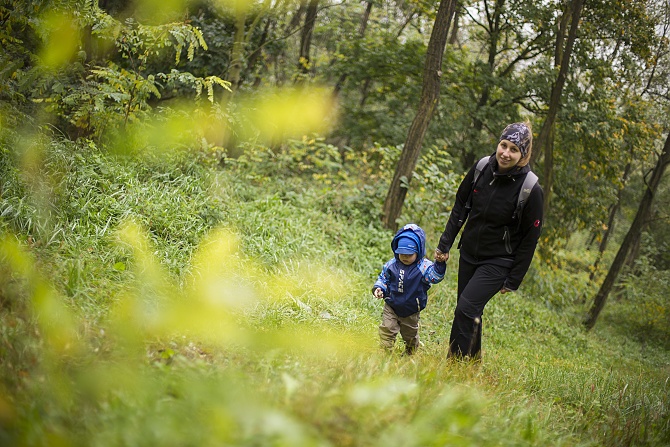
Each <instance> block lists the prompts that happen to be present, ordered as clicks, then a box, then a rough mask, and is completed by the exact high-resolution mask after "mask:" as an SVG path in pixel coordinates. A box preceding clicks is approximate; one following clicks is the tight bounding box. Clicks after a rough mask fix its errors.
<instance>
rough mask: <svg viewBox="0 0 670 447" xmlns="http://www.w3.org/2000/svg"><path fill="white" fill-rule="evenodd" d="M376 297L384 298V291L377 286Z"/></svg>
mask: <svg viewBox="0 0 670 447" xmlns="http://www.w3.org/2000/svg"><path fill="white" fill-rule="evenodd" d="M374 295H375V298H378V299H382V298H384V291H383V290H382V289H380V288H379V287H377V288H376V289H375V291H374Z"/></svg>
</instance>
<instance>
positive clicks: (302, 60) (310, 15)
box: [298, 0, 319, 75]
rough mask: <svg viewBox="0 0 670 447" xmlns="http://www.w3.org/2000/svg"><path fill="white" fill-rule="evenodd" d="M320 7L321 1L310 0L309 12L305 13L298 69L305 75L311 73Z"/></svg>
mask: <svg viewBox="0 0 670 447" xmlns="http://www.w3.org/2000/svg"><path fill="white" fill-rule="evenodd" d="M318 6H319V0H309V3H308V4H307V11H306V12H305V25H304V26H303V28H302V33H301V34H300V57H299V60H298V68H299V70H300V72H301V73H302V74H303V75H308V74H309V72H310V59H309V52H310V48H311V46H312V34H314V26H315V24H316V13H317V8H318Z"/></svg>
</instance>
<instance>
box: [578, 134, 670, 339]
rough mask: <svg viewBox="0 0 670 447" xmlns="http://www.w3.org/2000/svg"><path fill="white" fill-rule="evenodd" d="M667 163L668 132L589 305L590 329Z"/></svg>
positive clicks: (636, 238)
mask: <svg viewBox="0 0 670 447" xmlns="http://www.w3.org/2000/svg"><path fill="white" fill-rule="evenodd" d="M668 164H670V134H668V137H667V138H666V140H665V144H664V145H663V151H662V152H661V155H659V157H658V162H657V163H656V167H655V168H654V170H653V171H652V173H651V179H650V180H649V183H648V184H647V189H646V190H645V192H644V195H643V196H642V200H641V201H640V206H639V207H638V209H637V213H636V214H635V219H634V220H633V223H632V224H631V226H630V228H629V229H628V233H627V234H626V237H624V240H623V242H622V243H621V247H619V251H618V252H617V254H616V257H615V258H614V262H613V263H612V266H611V267H610V270H609V272H608V273H607V276H606V277H605V280H604V281H603V284H602V285H601V286H600V290H599V291H598V294H597V295H596V296H595V298H594V300H593V305H592V306H591V309H590V310H589V313H588V316H587V318H586V320H585V321H584V325H585V326H586V328H587V329H592V328H593V326H595V324H596V321H597V320H598V315H600V312H601V311H602V310H603V308H604V307H605V302H606V301H607V297H608V295H609V293H610V291H611V290H612V288H613V287H614V284H615V283H616V280H617V278H618V276H619V273H620V271H621V268H622V267H623V265H624V261H625V260H626V256H627V255H628V253H629V252H630V250H631V249H632V248H633V247H634V246H635V245H636V244H637V243H638V242H639V240H640V235H641V230H642V227H643V225H644V223H645V222H647V221H648V220H649V215H650V213H651V205H652V202H653V200H654V195H655V194H656V191H657V190H658V186H659V184H660V183H661V179H662V178H663V174H664V172H665V168H666V167H667V166H668Z"/></svg>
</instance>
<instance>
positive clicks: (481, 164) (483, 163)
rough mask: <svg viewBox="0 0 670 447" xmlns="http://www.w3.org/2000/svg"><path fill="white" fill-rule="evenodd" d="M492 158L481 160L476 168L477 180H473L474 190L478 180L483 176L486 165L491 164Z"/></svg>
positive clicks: (488, 156)
mask: <svg viewBox="0 0 670 447" xmlns="http://www.w3.org/2000/svg"><path fill="white" fill-rule="evenodd" d="M490 158H491V156H490V155H487V156H486V157H484V158H482V159H480V160H479V161H478V162H477V166H475V178H474V180H472V187H473V188H474V187H475V185H476V184H477V180H478V179H479V176H480V175H481V174H482V171H483V170H484V168H485V167H486V165H487V164H488V163H489V159H490Z"/></svg>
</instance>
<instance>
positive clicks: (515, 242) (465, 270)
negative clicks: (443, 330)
mask: <svg viewBox="0 0 670 447" xmlns="http://www.w3.org/2000/svg"><path fill="white" fill-rule="evenodd" d="M532 143H533V134H532V130H531V128H530V125H529V124H528V123H514V124H510V125H508V126H507V127H506V128H505V130H503V132H502V135H501V136H500V140H499V142H498V147H497V149H496V152H495V156H491V157H489V158H488V163H486V165H485V166H483V169H481V173H479V174H478V176H477V175H476V173H477V171H478V170H477V169H476V168H477V165H475V166H473V167H472V169H470V171H469V172H468V174H467V175H466V176H465V178H464V179H463V182H462V183H461V185H460V186H459V188H458V192H457V193H456V201H455V203H454V207H453V209H452V211H451V215H450V216H449V221H448V222H447V225H446V227H445V229H444V233H442V236H441V237H440V242H439V244H438V246H437V249H436V250H435V260H436V261H446V260H447V259H449V250H450V249H451V247H452V245H453V243H454V240H455V238H456V235H457V234H458V232H459V231H460V229H461V226H462V225H463V222H464V221H466V219H467V221H466V224H465V229H464V230H463V234H462V235H461V239H460V242H459V245H458V248H459V249H460V252H461V253H460V261H459V266H458V298H457V302H456V310H455V312H454V322H453V325H452V327H451V337H450V343H449V356H458V357H471V358H473V359H478V358H480V356H481V352H480V351H481V338H482V314H483V312H484V307H485V306H486V303H488V302H489V300H490V299H491V298H493V296H494V295H495V294H496V293H497V292H500V293H507V292H512V291H515V290H516V289H517V288H518V287H519V285H520V284H521V281H522V280H523V277H524V276H525V274H526V272H527V271H528V267H529V266H530V263H531V260H532V259H533V254H534V253H535V247H536V246H537V241H538V238H539V237H540V230H541V229H542V208H543V192H542V188H541V187H540V185H539V184H538V183H535V184H534V185H533V186H532V187H530V188H528V189H530V194H529V195H528V197H527V199H526V200H525V205H524V207H523V209H522V211H521V212H520V213H518V212H517V206H518V203H517V202H518V198H519V193H520V191H521V187H522V185H523V183H524V180H525V178H526V176H527V175H528V173H529V172H530V167H529V166H528V161H529V160H530V156H531V151H532ZM482 163H484V162H482ZM531 176H534V174H532V173H531ZM475 178H476V182H475V183H476V184H473V180H475ZM468 210H469V213H468Z"/></svg>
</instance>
